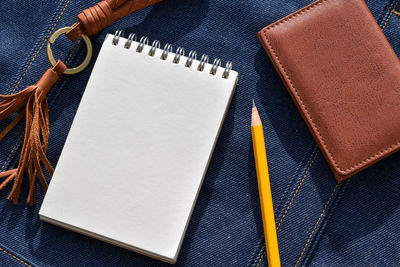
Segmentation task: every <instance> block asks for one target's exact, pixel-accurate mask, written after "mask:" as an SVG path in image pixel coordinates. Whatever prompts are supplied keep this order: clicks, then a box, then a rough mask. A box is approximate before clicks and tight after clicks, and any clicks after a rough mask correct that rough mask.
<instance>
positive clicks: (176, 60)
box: [172, 47, 185, 64]
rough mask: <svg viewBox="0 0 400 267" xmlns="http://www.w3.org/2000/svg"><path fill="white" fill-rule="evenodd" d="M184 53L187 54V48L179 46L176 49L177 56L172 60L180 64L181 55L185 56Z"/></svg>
mask: <svg viewBox="0 0 400 267" xmlns="http://www.w3.org/2000/svg"><path fill="white" fill-rule="evenodd" d="M184 55H185V48H183V47H178V49H176V53H175V57H174V60H172V62H173V63H175V64H178V63H179V60H181V56H184Z"/></svg>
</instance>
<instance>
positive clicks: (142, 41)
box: [112, 30, 232, 79]
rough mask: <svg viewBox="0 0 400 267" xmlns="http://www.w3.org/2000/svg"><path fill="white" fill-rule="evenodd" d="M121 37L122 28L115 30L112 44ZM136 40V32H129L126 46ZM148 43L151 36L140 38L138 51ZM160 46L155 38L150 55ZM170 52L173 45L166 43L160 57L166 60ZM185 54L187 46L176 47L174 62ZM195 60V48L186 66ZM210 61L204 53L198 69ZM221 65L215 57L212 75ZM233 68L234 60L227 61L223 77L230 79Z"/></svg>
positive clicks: (117, 41)
mask: <svg viewBox="0 0 400 267" xmlns="http://www.w3.org/2000/svg"><path fill="white" fill-rule="evenodd" d="M121 37H124V32H123V31H122V30H117V31H116V32H115V34H114V37H113V39H112V44H113V45H118V43H119V40H120V38H121ZM136 40H137V36H136V34H134V33H131V34H129V37H128V39H127V41H126V42H125V44H124V48H126V49H130V48H131V46H132V42H137V41H136ZM148 45H149V38H148V37H146V36H143V37H141V38H140V40H139V42H138V45H137V47H136V51H137V52H138V53H141V52H142V51H143V49H144V47H145V46H148ZM160 48H161V43H160V41H159V40H154V41H153V43H152V44H151V47H150V50H149V52H148V55H149V56H154V55H155V53H156V51H157V49H160ZM169 53H173V49H172V45H171V44H168V43H167V44H165V46H164V48H163V50H162V53H161V56H160V58H161V59H162V60H166V59H167V58H168V54H169ZM184 56H185V48H183V47H178V48H177V49H176V52H175V56H174V58H173V59H172V62H173V63H175V64H179V62H180V60H181V57H184ZM193 61H197V52H196V51H194V50H191V51H190V52H189V54H188V56H187V59H186V62H185V67H187V68H191V67H192V65H193ZM208 61H209V57H208V55H206V54H203V55H202V56H201V58H200V60H199V61H198V62H199V65H198V66H197V70H198V71H203V70H204V68H205V66H206V64H208ZM220 67H221V60H220V59H219V58H216V59H214V61H213V64H212V66H211V69H210V72H209V73H210V74H211V75H216V74H217V72H218V68H220ZM231 70H232V62H231V61H228V62H227V63H226V65H225V69H224V72H223V73H222V78H224V79H228V77H229V74H230V72H231Z"/></svg>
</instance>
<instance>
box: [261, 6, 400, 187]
mask: <svg viewBox="0 0 400 267" xmlns="http://www.w3.org/2000/svg"><path fill="white" fill-rule="evenodd" d="M258 38H259V40H260V42H261V43H262V45H263V46H264V48H265V51H266V52H267V54H268V55H269V57H270V59H271V61H272V62H273V64H274V66H275V68H276V70H277V71H278V73H279V74H280V76H281V78H282V81H283V82H284V84H285V86H286V88H287V89H288V91H289V93H290V95H291V97H292V98H293V101H294V102H295V103H296V105H297V107H298V109H299V111H300V113H301V115H302V116H303V118H304V120H305V122H306V123H307V125H308V127H309V129H310V131H311V133H312V134H313V136H314V138H315V140H316V141H317V143H318V145H319V147H320V148H321V151H322V152H323V154H324V156H325V158H326V160H327V161H328V163H329V165H330V166H331V168H332V170H333V172H334V174H335V177H336V179H337V180H339V181H341V180H344V179H347V178H349V177H351V176H352V175H354V174H356V173H357V172H359V171H361V170H363V169H364V168H366V167H368V166H370V165H372V164H374V163H375V162H377V161H379V160H381V159H383V158H385V157H387V156H389V155H390V154H392V153H394V152H396V151H397V150H399V147H400V62H399V60H398V58H397V56H396V54H395V53H394V51H393V49H392V47H391V46H390V44H389V43H388V41H387V40H386V38H385V36H384V34H383V33H382V31H381V29H380V28H379V26H378V24H377V23H376V21H375V19H374V17H373V16H372V14H371V12H370V11H369V9H368V7H367V5H366V4H365V2H364V1H363V0H320V1H317V2H315V3H313V4H311V5H309V6H306V7H305V8H303V9H301V10H299V11H297V12H295V13H293V14H291V15H289V16H287V17H285V18H283V19H281V20H279V21H277V22H275V23H273V24H271V25H269V26H267V27H265V28H264V29H263V30H261V31H260V32H259V33H258Z"/></svg>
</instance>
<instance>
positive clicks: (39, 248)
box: [0, 0, 400, 266]
mask: <svg viewBox="0 0 400 267" xmlns="http://www.w3.org/2000/svg"><path fill="white" fill-rule="evenodd" d="M330 1H334V0H330ZM96 2H97V0H44V1H32V0H31V1H29V0H24V1H23V0H18V1H17V0H4V1H1V2H0V38H1V45H0V85H1V86H0V92H1V93H2V94H9V93H12V92H17V91H19V90H21V89H23V88H24V87H26V86H27V85H29V84H32V83H34V82H36V81H37V80H38V79H39V77H40V76H41V75H42V73H43V72H44V71H45V70H46V69H47V68H48V67H49V63H48V61H47V58H46V52H45V48H46V41H47V40H48V38H49V36H50V35H51V33H52V32H54V30H56V29H58V28H60V27H64V26H70V25H72V24H73V23H74V22H75V20H76V15H77V14H78V13H79V12H80V11H81V10H82V9H84V8H87V7H89V6H92V5H93V4H95V3H96ZM311 2H312V1H311V0H287V1H282V0H236V1H229V0H202V1H199V0H191V1H189V0H165V2H162V3H159V4H157V5H155V6H153V7H150V8H146V9H144V10H141V11H139V12H137V13H135V14H133V15H130V16H129V17H127V18H124V19H122V20H121V21H119V22H118V23H115V24H114V25H113V26H111V27H109V28H107V29H106V30H105V31H103V32H102V33H101V34H100V35H98V36H95V37H93V38H91V39H92V42H93V45H94V55H97V53H98V51H99V49H100V46H101V43H102V41H103V39H104V36H105V33H106V32H112V33H113V32H115V30H117V29H123V30H125V32H126V33H130V32H134V33H137V34H138V35H139V36H142V35H146V36H149V37H150V39H151V40H154V39H159V40H160V41H161V42H162V43H164V44H165V43H166V42H171V43H172V44H174V46H175V47H177V46H184V47H185V48H186V50H187V51H188V50H191V49H196V50H197V52H198V54H202V53H207V54H209V55H210V58H214V57H220V58H221V59H222V60H223V62H226V61H227V60H232V61H233V66H234V69H235V70H237V71H238V72H239V77H240V79H239V84H238V87H237V91H236V94H235V96H234V98H233V100H232V105H231V107H230V109H229V112H228V115H227V118H226V121H225V124H224V126H223V129H222V132H221V136H220V138H219V141H218V144H217V147H216V150H215V153H214V155H213V158H212V161H211V164H210V167H209V170H208V173H207V176H206V178H205V181H204V185H203V188H202V190H201V193H200V196H199V199H198V203H197V205H196V208H195V210H194V213H193V217H192V220H191V222H190V225H189V228H188V231H187V235H186V238H185V240H184V243H183V247H182V250H181V253H180V257H179V260H178V263H177V265H187V266H245V265H252V266H263V265H265V264H266V262H265V261H266V257H265V253H264V251H265V249H264V244H263V231H262V224H261V218H260V209H259V201H258V191H257V184H256V176H255V175H256V174H255V170H254V163H253V151H252V148H251V139H250V109H251V99H252V98H255V101H256V103H257V106H258V108H259V112H260V115H261V118H262V120H263V123H264V129H265V135H266V139H267V153H268V157H269V164H270V172H271V182H272V191H273V197H274V204H275V216H276V220H277V228H278V238H279V242H280V253H281V260H282V265H283V266H294V265H296V266H301V265H314V266H354V265H357V266H378V265H379V266H395V265H399V262H400V241H399V240H400V224H399V220H400V207H399V204H400V197H399V195H400V179H398V175H399V174H400V164H399V162H400V154H398V153H397V154H395V155H393V156H391V157H389V158H387V159H385V160H384V161H382V162H381V163H378V164H376V165H375V166H373V167H371V168H369V169H368V170H366V171H363V172H362V173H360V174H359V175H357V176H355V177H353V178H352V179H351V180H349V181H347V182H344V183H340V184H337V183H336V181H335V179H334V178H333V176H332V174H331V172H330V169H329V167H328V166H327V164H326V163H325V160H324V159H323V157H322V156H321V154H320V152H319V150H318V149H317V146H316V144H315V142H314V141H313V139H312V137H311V135H310V134H309V132H308V130H307V128H306V126H305V124H304V122H303V120H302V119H301V117H300V115H299V113H298V112H297V110H296V108H295V106H294V104H293V103H292V101H291V99H290V97H289V95H288V93H287V92H286V90H285V88H284V87H283V85H282V83H281V81H280V79H279V77H278V75H277V74H276V72H275V71H274V69H273V66H272V64H271V63H270V61H269V60H268V58H267V56H266V54H265V52H264V51H263V49H262V48H261V45H260V44H259V42H258V40H257V38H256V33H257V32H258V31H259V30H260V29H262V28H263V27H264V26H266V25H268V24H270V23H272V22H274V21H276V20H278V19H280V18H281V17H283V16H285V15H288V14H290V13H292V12H294V11H296V10H297V9H299V8H301V7H303V6H305V5H306V4H309V3H311ZM366 2H367V4H368V6H369V7H370V9H371V11H372V13H373V15H374V16H375V18H376V20H377V21H378V23H379V25H380V26H381V28H382V29H383V31H384V33H385V35H386V36H387V37H388V39H389V42H390V43H391V44H392V45H393V47H394V49H395V51H396V53H397V54H399V53H400V17H399V15H400V13H398V12H400V5H398V2H399V0H367V1H366ZM55 49H56V51H55V54H56V55H58V56H59V57H60V58H61V59H63V60H65V62H66V61H67V62H68V65H69V66H71V65H77V64H79V62H81V61H82V59H83V57H84V56H85V48H84V46H83V45H82V44H80V43H75V44H71V43H70V42H69V41H68V40H67V39H66V38H65V37H64V38H61V39H60V40H58V41H57V42H56V44H55ZM70 51H73V52H72V53H71V54H69V53H70ZM94 62H95V58H93V60H92V63H91V65H90V66H89V67H88V68H87V69H86V70H85V71H83V72H82V73H80V74H77V75H73V76H67V75H64V77H63V78H62V79H61V80H60V81H59V82H58V83H57V84H56V86H54V87H53V89H52V90H51V91H50V93H49V96H48V98H49V105H50V108H51V111H50V118H51V137H50V148H49V152H48V156H49V159H50V161H51V162H52V163H53V164H54V165H56V163H57V160H58V157H59V154H60V152H61V149H62V147H63V144H64V141H65V138H66V136H67V134H68V130H69V127H70V125H71V122H72V120H73V117H74V114H75V111H76V109H77V107H78V104H79V100H80V98H81V96H82V93H83V91H84V89H85V85H86V83H87V80H88V77H89V75H90V71H91V68H92V67H93V64H94ZM349 71H352V70H349ZM134 76H135V73H132V79H134ZM155 78H156V77H155ZM115 119H116V120H120V121H121V123H124V120H127V119H129V117H126V116H125V115H121V117H120V118H115ZM5 125H7V121H6V122H1V123H0V128H3V127H5ZM22 134H23V124H22V123H21V124H20V125H19V127H17V128H16V129H14V130H13V131H12V133H11V134H9V135H8V136H7V137H6V138H5V139H4V140H2V141H1V142H0V170H7V169H10V168H13V167H14V166H15V165H16V163H17V161H18V153H19V151H20V146H21V137H22ZM116 138H118V137H117V136H116ZM132 149H134V148H132ZM76 171H77V172H79V166H77V169H76ZM110 179H112V177H110ZM48 180H50V177H48ZM77 186H79V184H78V185H77ZM10 189H11V185H9V186H7V188H5V189H4V190H2V191H0V213H1V216H0V229H1V230H0V264H1V265H2V266H5V265H21V266H24V265H32V266H36V265H38V266H48V265H58V266H81V265H91V266H93V265H95V266H99V265H110V266H113V265H123V266H127V265H132V266H133V265H134V266H148V265H161V264H163V263H161V262H159V261H156V260H153V259H150V258H147V257H144V256H141V255H139V254H136V253H134V252H130V251H127V250H124V249H120V248H118V247H115V246H112V245H109V244H106V243H103V242H100V241H97V240H94V239H91V238H88V237H85V236H82V235H79V234H76V233H73V232H70V231H67V230H64V229H61V228H58V227H55V226H52V225H49V224H46V223H42V222H41V221H40V220H39V218H38V210H39V207H40V203H41V201H42V199H43V192H42V190H41V188H40V186H38V192H39V196H38V205H36V206H35V207H33V208H29V207H27V206H26V205H25V204H24V200H25V197H26V188H25V190H24V191H23V192H22V196H21V199H20V204H19V205H18V206H13V205H12V204H11V202H9V201H7V200H6V199H7V195H8V193H9V191H10Z"/></svg>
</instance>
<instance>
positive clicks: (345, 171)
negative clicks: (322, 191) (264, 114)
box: [263, 0, 400, 175]
mask: <svg viewBox="0 0 400 267" xmlns="http://www.w3.org/2000/svg"><path fill="white" fill-rule="evenodd" d="M326 1H329V0H319V1H318V2H315V3H314V4H311V5H310V6H308V7H307V8H305V9H302V10H300V11H298V12H296V13H293V14H292V15H290V16H288V17H286V18H285V19H283V20H280V21H278V22H276V23H273V24H271V25H270V26H268V27H267V28H265V29H264V31H263V33H264V38H265V41H266V43H267V46H268V48H269V49H270V50H271V51H272V54H273V55H272V57H273V58H274V59H275V60H276V61H277V62H278V64H279V67H280V68H281V69H282V72H283V73H282V75H284V76H285V78H286V79H287V80H288V82H289V84H290V86H291V88H292V89H293V94H295V96H296V97H297V98H298V99H299V103H300V106H301V108H302V110H303V113H304V115H305V116H306V118H307V119H308V121H309V122H310V124H311V126H312V128H313V129H314V130H315V132H316V135H317V136H318V138H319V140H320V143H321V145H322V146H323V147H324V148H325V150H326V154H327V156H328V157H329V158H330V159H332V165H333V166H334V167H335V169H336V171H337V172H339V173H341V174H342V175H348V174H350V173H351V172H352V171H353V170H354V169H356V168H359V167H362V166H365V165H366V164H368V163H369V162H371V161H373V160H374V159H376V158H377V157H380V156H384V155H387V154H388V153H390V152H392V151H394V150H395V149H397V148H399V147H400V141H398V142H396V143H394V144H391V145H389V146H388V147H386V148H384V149H382V150H381V151H378V152H376V153H375V154H374V155H371V156H369V157H368V158H367V159H364V160H362V161H360V162H359V163H356V164H354V165H353V166H351V167H347V168H345V169H342V168H340V167H339V165H338V164H337V162H336V160H335V158H334V156H333V155H332V153H331V152H330V151H329V148H328V146H327V145H326V143H325V141H324V139H323V137H322V135H321V133H320V132H319V129H318V126H317V125H316V124H315V122H314V120H313V118H312V116H311V114H310V113H309V111H308V110H307V106H306V105H305V104H304V102H303V100H302V98H301V96H300V94H299V92H298V91H297V89H296V87H295V86H294V84H293V82H292V80H291V78H290V76H289V75H288V73H287V72H286V69H285V67H284V66H283V64H282V62H281V61H280V59H279V57H278V55H277V53H276V51H275V49H274V48H273V47H272V44H271V42H270V40H269V39H268V37H267V31H269V30H270V29H272V28H274V27H277V26H279V25H281V24H283V23H286V22H288V21H290V20H292V19H293V18H295V17H298V16H300V15H302V14H305V13H306V12H309V11H310V10H312V9H314V8H317V7H318V6H320V5H321V4H323V3H325V2H326Z"/></svg>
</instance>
